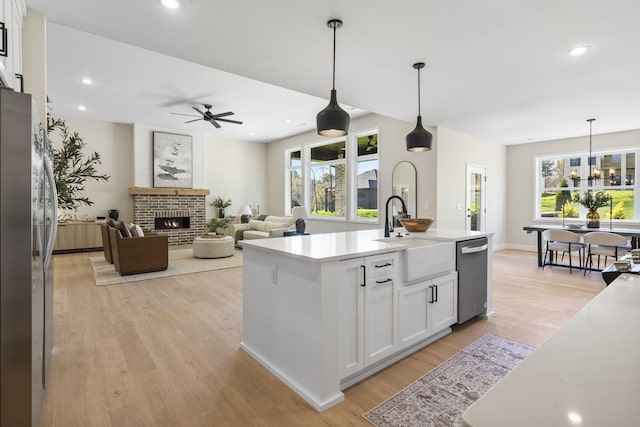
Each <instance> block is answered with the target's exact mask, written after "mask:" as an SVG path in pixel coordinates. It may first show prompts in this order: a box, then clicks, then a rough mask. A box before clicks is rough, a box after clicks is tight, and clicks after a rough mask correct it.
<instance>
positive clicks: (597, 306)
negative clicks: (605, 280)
mask: <svg viewBox="0 0 640 427" xmlns="http://www.w3.org/2000/svg"><path fill="white" fill-rule="evenodd" d="M531 321H532V322H535V321H536V320H535V319H531ZM463 420H464V425H465V426H467V427H485V426H486V427H501V426H519V427H528V426H531V427H539V426H549V427H551V426H581V427H587V426H616V427H624V426H629V427H631V426H634V427H635V426H639V425H640V276H639V275H635V274H633V275H632V274H622V275H621V276H620V277H619V278H618V279H616V280H615V281H614V282H613V283H612V284H611V285H609V286H608V287H607V288H606V289H604V290H603V291H602V292H601V293H600V294H599V295H597V296H596V297H595V298H594V299H593V300H592V301H591V302H589V304H587V305H586V306H585V307H584V308H583V309H582V310H581V311H580V312H579V313H578V314H576V316H575V317H573V318H572V319H571V320H570V321H569V322H567V323H566V324H565V325H564V326H563V327H562V328H560V330H558V332H557V333H556V334H555V335H554V336H553V337H551V338H550V339H549V341H547V342H546V343H545V344H543V345H542V346H541V347H540V348H538V349H537V350H536V351H535V352H534V353H533V354H532V355H531V356H529V357H528V358H527V359H525V360H524V361H523V362H522V363H521V364H520V365H519V366H518V367H516V368H515V369H514V370H513V371H511V372H510V373H509V374H507V376H506V377H504V378H503V379H502V380H501V381H500V382H498V383H497V384H496V385H495V386H494V387H493V388H491V389H490V390H489V391H488V392H487V393H486V394H485V395H483V396H482V397H481V398H480V399H479V400H477V401H476V402H475V403H474V404H473V405H472V406H471V407H470V408H469V409H468V410H467V411H466V412H465V413H464V415H463Z"/></svg>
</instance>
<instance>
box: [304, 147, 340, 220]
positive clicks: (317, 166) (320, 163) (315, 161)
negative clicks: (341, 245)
mask: <svg viewBox="0 0 640 427" xmlns="http://www.w3.org/2000/svg"><path fill="white" fill-rule="evenodd" d="M346 148H347V147H346V141H345V140H339V141H334V142H329V143H327V144H322V145H314V146H311V147H310V148H309V162H308V170H309V176H308V181H309V188H310V194H309V199H310V203H309V212H310V213H311V216H312V217H332V218H345V217H346V206H347V200H346V190H347V159H346V157H347V149H346Z"/></svg>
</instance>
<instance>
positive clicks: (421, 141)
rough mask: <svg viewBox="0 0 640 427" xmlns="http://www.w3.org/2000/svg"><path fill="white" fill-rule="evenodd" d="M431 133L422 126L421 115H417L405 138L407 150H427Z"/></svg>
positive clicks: (429, 145)
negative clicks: (411, 128)
mask: <svg viewBox="0 0 640 427" xmlns="http://www.w3.org/2000/svg"><path fill="white" fill-rule="evenodd" d="M432 140H433V135H431V133H430V132H429V131H428V130H426V129H425V128H424V127H423V126H422V116H418V122H417V123H416V127H415V129H414V130H412V131H411V132H410V133H409V134H408V135H407V138H406V141H407V151H429V150H431V141H432Z"/></svg>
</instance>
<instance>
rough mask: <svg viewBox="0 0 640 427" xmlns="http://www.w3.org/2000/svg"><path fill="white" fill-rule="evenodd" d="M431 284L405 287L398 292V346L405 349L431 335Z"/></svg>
mask: <svg viewBox="0 0 640 427" xmlns="http://www.w3.org/2000/svg"><path fill="white" fill-rule="evenodd" d="M432 292H434V291H433V288H432V287H431V282H428V281H427V282H420V283H416V284H413V285H409V286H403V287H401V288H400V289H399V290H398V345H399V346H400V348H405V347H407V346H409V345H411V344H414V343H416V342H418V341H421V340H423V339H425V338H427V337H429V335H431V324H430V320H429V315H428V310H429V307H428V306H430V305H431V304H429V301H431V293H432Z"/></svg>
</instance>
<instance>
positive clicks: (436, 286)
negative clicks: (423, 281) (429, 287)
mask: <svg viewBox="0 0 640 427" xmlns="http://www.w3.org/2000/svg"><path fill="white" fill-rule="evenodd" d="M433 287H434V288H436V298H435V302H438V285H433Z"/></svg>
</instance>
